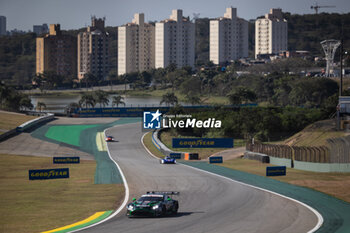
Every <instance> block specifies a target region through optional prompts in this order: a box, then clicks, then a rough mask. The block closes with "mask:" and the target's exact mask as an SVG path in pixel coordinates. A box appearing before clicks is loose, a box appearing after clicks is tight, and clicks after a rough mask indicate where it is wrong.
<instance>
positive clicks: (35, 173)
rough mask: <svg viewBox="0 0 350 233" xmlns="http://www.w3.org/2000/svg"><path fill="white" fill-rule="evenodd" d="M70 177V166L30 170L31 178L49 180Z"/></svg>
mask: <svg viewBox="0 0 350 233" xmlns="http://www.w3.org/2000/svg"><path fill="white" fill-rule="evenodd" d="M65 178H69V169H68V168H56V169H40V170H29V180H49V179H65Z"/></svg>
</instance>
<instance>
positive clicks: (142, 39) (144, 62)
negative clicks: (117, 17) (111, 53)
mask: <svg viewBox="0 0 350 233" xmlns="http://www.w3.org/2000/svg"><path fill="white" fill-rule="evenodd" d="M154 67H155V27H154V25H152V24H148V23H145V15H144V14H143V13H139V14H135V15H134V18H133V20H132V22H131V23H127V24H125V25H123V26H120V27H118V75H122V74H125V73H130V72H141V71H145V70H149V69H152V68H154Z"/></svg>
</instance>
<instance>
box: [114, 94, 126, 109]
mask: <svg viewBox="0 0 350 233" xmlns="http://www.w3.org/2000/svg"><path fill="white" fill-rule="evenodd" d="M123 99H124V97H122V96H121V95H117V96H113V97H112V107H113V106H114V105H117V107H118V106H119V104H123V105H124V107H125V102H124V101H123Z"/></svg>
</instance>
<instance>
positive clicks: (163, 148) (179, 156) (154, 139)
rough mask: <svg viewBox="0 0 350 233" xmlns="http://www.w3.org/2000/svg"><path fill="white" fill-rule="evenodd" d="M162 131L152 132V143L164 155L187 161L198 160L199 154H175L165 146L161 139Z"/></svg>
mask: <svg viewBox="0 0 350 233" xmlns="http://www.w3.org/2000/svg"><path fill="white" fill-rule="evenodd" d="M160 130H161V129H158V130H156V131H153V132H152V143H153V145H154V146H155V147H156V148H157V149H158V150H159V151H160V152H161V153H162V154H164V155H166V156H170V157H172V158H176V159H185V160H198V159H199V156H198V153H189V152H175V151H172V150H170V149H169V148H168V147H167V146H165V145H164V144H163V143H162V142H161V141H160V139H159V132H160Z"/></svg>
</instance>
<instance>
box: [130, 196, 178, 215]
mask: <svg viewBox="0 0 350 233" xmlns="http://www.w3.org/2000/svg"><path fill="white" fill-rule="evenodd" d="M172 195H179V192H160V191H151V192H147V194H145V195H142V196H141V198H140V199H138V200H136V199H135V198H134V199H133V202H131V203H129V204H128V205H127V207H126V209H127V212H126V215H127V216H129V217H133V216H153V217H158V216H165V215H167V214H173V215H175V214H177V211H178V209H179V202H178V201H176V200H173V199H172V197H171V196H172Z"/></svg>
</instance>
